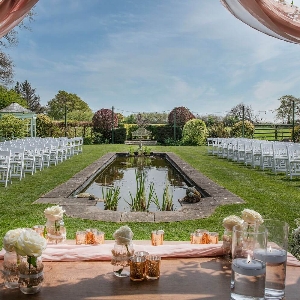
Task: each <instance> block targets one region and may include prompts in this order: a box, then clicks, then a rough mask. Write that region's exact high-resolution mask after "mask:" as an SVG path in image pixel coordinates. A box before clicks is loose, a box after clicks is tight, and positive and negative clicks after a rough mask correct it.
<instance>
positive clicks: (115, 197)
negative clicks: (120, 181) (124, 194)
mask: <svg viewBox="0 0 300 300" xmlns="http://www.w3.org/2000/svg"><path fill="white" fill-rule="evenodd" d="M119 195H120V187H119V186H116V187H113V188H108V187H106V188H105V189H104V188H103V187H102V197H103V199H104V209H105V210H114V211H116V210H117V208H118V203H119V200H120V198H121V197H120V196H119Z"/></svg>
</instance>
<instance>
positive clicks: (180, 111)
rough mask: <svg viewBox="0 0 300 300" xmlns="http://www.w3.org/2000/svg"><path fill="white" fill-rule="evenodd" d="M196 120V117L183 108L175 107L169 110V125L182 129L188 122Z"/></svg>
mask: <svg viewBox="0 0 300 300" xmlns="http://www.w3.org/2000/svg"><path fill="white" fill-rule="evenodd" d="M193 119H196V117H195V116H194V115H193V114H192V113H191V112H190V110H189V109H188V108H186V107H184V106H181V107H175V108H173V109H172V110H171V112H170V113H169V116H168V123H169V125H171V126H173V125H174V124H176V126H179V127H183V126H184V125H185V123H186V122H187V121H189V120H193Z"/></svg>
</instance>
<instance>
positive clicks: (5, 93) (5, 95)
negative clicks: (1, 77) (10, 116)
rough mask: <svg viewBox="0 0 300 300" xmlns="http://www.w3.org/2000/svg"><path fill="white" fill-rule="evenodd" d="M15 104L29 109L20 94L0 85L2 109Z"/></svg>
mask: <svg viewBox="0 0 300 300" xmlns="http://www.w3.org/2000/svg"><path fill="white" fill-rule="evenodd" d="M13 102H15V103H19V104H20V105H22V106H23V107H26V108H27V103H26V101H25V100H24V99H23V98H22V97H21V96H20V95H19V94H18V93H16V92H15V91H14V90H9V89H7V88H6V87H4V86H1V85H0V109H2V108H5V107H7V106H8V105H10V104H11V103H13Z"/></svg>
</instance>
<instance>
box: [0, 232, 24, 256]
mask: <svg viewBox="0 0 300 300" xmlns="http://www.w3.org/2000/svg"><path fill="white" fill-rule="evenodd" d="M24 230H25V229H23V228H17V229H12V230H9V231H7V233H6V234H5V236H4V238H3V248H4V250H5V251H8V252H11V251H14V250H15V244H16V242H17V239H18V238H19V236H20V234H21V232H22V231H24Z"/></svg>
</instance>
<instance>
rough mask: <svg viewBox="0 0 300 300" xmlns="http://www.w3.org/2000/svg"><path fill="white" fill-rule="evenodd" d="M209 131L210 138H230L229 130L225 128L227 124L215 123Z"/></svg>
mask: <svg viewBox="0 0 300 300" xmlns="http://www.w3.org/2000/svg"><path fill="white" fill-rule="evenodd" d="M207 129H208V136H209V137H213V138H216V137H224V138H227V137H229V130H228V129H227V128H226V127H225V124H224V123H223V122H219V123H215V124H213V125H211V126H210V127H208V128H207Z"/></svg>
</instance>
